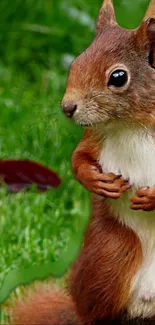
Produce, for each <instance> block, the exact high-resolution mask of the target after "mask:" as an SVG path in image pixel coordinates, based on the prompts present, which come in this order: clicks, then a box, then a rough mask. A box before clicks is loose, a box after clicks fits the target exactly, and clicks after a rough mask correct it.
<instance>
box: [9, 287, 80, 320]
mask: <svg viewBox="0 0 155 325" xmlns="http://www.w3.org/2000/svg"><path fill="white" fill-rule="evenodd" d="M9 316H10V320H11V321H10V324H11V325H19V324H20V325H26V324H29V325H80V321H79V320H78V318H77V316H76V312H75V308H74V304H73V302H72V299H71V297H70V296H68V295H67V294H66V293H65V292H64V291H63V290H58V289H57V288H55V287H48V288H46V286H42V287H39V288H38V289H37V290H36V291H34V292H32V290H28V291H27V292H26V294H25V295H24V297H23V298H22V299H20V300H19V299H18V300H15V301H14V302H13V304H12V306H11V308H9Z"/></svg>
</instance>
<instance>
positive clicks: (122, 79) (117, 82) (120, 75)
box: [108, 70, 128, 88]
mask: <svg viewBox="0 0 155 325" xmlns="http://www.w3.org/2000/svg"><path fill="white" fill-rule="evenodd" d="M127 80H128V75H127V72H126V71H124V70H115V71H113V72H112V74H111V76H110V79H109V82H108V86H113V87H116V88H119V87H122V86H124V85H125V84H126V82H127Z"/></svg>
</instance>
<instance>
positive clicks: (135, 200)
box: [131, 186, 155, 211]
mask: <svg viewBox="0 0 155 325" xmlns="http://www.w3.org/2000/svg"><path fill="white" fill-rule="evenodd" d="M131 202H132V205H131V209H133V210H144V211H153V210H155V186H154V187H151V188H150V187H142V188H140V189H139V190H138V191H137V192H136V194H135V195H134V196H133V197H132V198H131Z"/></svg>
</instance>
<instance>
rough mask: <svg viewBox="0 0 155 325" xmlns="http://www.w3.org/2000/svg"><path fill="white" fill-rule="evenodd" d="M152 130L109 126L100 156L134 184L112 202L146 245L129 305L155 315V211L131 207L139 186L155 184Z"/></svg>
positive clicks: (139, 312) (137, 311) (132, 311)
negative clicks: (136, 209)
mask: <svg viewBox="0 0 155 325" xmlns="http://www.w3.org/2000/svg"><path fill="white" fill-rule="evenodd" d="M151 133H152V132H151V131H150V132H149V131H148V133H146V131H145V130H143V129H136V128H135V129H129V128H126V127H124V128H123V129H122V128H121V127H119V128H118V126H117V127H115V128H112V129H109V130H108V131H107V136H106V137H105V140H104V144H103V150H102V151H101V155H100V158H99V163H100V165H101V166H102V168H103V170H104V172H106V173H109V172H113V173H115V174H116V175H120V174H121V175H122V177H123V178H124V179H129V183H130V184H131V185H132V189H131V191H129V192H128V193H125V194H123V196H122V198H121V199H119V200H109V201H110V205H111V207H112V209H113V211H114V213H115V215H116V216H119V220H120V222H122V223H124V224H126V225H127V226H129V227H130V228H132V229H133V231H134V232H135V233H136V234H137V235H138V236H139V238H140V241H141V244H142V250H143V264H142V266H141V268H140V270H139V271H138V273H137V274H136V276H135V278H134V279H133V282H132V284H131V296H130V300H129V306H128V310H129V313H130V314H131V315H132V316H134V317H136V316H140V315H141V316H143V317H149V316H150V315H151V316H152V315H155V211H153V212H149V213H148V212H144V211H141V210H140V211H134V210H132V209H131V208H130V205H131V202H130V198H131V197H132V196H133V194H134V193H135V191H136V190H137V189H138V188H140V187H143V186H150V187H152V186H154V185H155V140H154V138H153V136H152V135H151ZM154 134H155V132H154Z"/></svg>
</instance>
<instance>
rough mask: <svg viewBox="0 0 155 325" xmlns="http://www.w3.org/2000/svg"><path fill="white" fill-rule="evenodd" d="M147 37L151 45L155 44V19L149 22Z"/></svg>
mask: <svg viewBox="0 0 155 325" xmlns="http://www.w3.org/2000/svg"><path fill="white" fill-rule="evenodd" d="M147 21H148V24H147V35H148V38H149V40H150V42H151V43H155V19H154V18H150V19H148V20H147Z"/></svg>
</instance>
